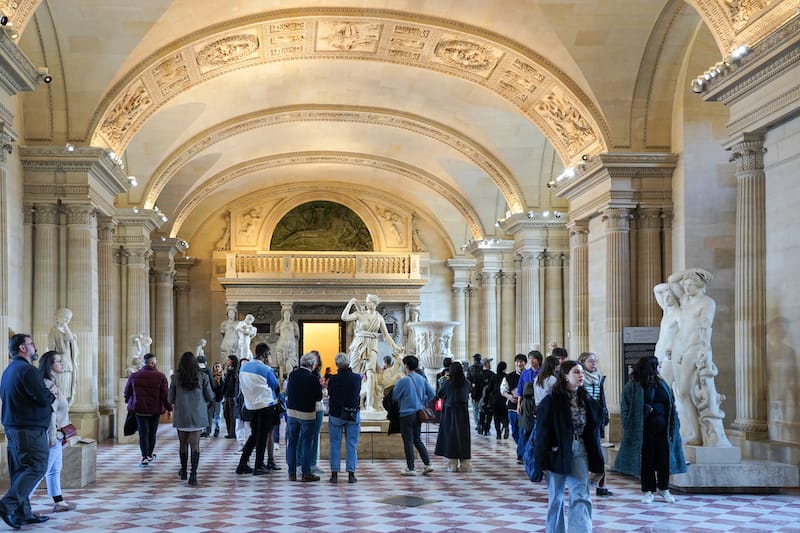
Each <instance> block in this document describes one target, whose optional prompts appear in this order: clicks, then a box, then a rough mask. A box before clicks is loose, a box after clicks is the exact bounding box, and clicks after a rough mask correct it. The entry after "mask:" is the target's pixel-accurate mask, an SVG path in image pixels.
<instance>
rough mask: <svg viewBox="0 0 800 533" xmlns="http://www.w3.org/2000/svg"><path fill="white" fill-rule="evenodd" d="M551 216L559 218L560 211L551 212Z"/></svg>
mask: <svg viewBox="0 0 800 533" xmlns="http://www.w3.org/2000/svg"><path fill="white" fill-rule="evenodd" d="M553 216H554V217H556V218H561V211H553Z"/></svg>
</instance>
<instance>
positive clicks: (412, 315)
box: [403, 304, 419, 355]
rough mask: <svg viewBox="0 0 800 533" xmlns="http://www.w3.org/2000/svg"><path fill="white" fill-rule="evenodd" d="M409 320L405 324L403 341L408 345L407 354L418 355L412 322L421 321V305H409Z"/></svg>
mask: <svg viewBox="0 0 800 533" xmlns="http://www.w3.org/2000/svg"><path fill="white" fill-rule="evenodd" d="M408 308H409V310H408V322H406V323H405V324H404V325H403V341H404V344H405V347H406V355H417V341H416V339H415V337H414V328H412V327H411V325H412V324H414V323H416V322H419V306H418V305H416V304H414V305H409V306H408Z"/></svg>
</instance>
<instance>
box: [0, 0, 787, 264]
mask: <svg viewBox="0 0 800 533" xmlns="http://www.w3.org/2000/svg"><path fill="white" fill-rule="evenodd" d="M791 3H792V2H771V1H770V0H759V1H755V0H754V1H750V2H728V1H722V0H719V1H717V0H696V1H690V2H683V1H677V0H665V1H647V2H642V1H640V0H596V1H592V0H587V1H574V2H566V1H564V2H543V1H539V0H493V1H488V0H474V1H471V0H463V1H458V2H451V1H446V0H441V1H433V2H431V1H427V2H423V1H419V0H417V1H415V0H395V1H386V0H385V1H378V0H375V1H370V0H366V1H363V0H362V1H355V0H339V1H337V2H330V1H319V0H315V1H279V0H271V1H265V0H238V1H229V2H219V1H217V0H137V1H136V2H130V1H129V0H88V1H86V0H84V1H81V0H21V1H13V2H12V1H9V0H0V8H2V11H3V13H5V14H7V15H8V16H9V17H10V19H11V20H12V22H13V23H14V25H15V27H16V28H17V29H18V31H19V32H20V38H19V39H20V40H19V43H20V46H21V48H22V49H23V51H24V52H25V53H26V55H28V57H30V58H31V59H32V60H33V61H35V62H38V63H39V64H41V65H46V66H47V67H48V69H49V71H50V73H51V74H52V75H53V77H54V81H53V83H51V84H50V85H48V86H47V87H46V88H45V89H44V90H39V91H36V92H34V93H32V94H26V95H24V96H23V97H22V99H23V107H24V129H23V131H24V135H25V139H24V142H25V143H26V144H28V145H51V146H53V145H66V143H71V144H75V145H79V146H80V145H91V146H95V147H101V148H104V149H108V150H112V151H114V152H115V153H116V154H119V155H120V157H121V159H122V161H123V162H124V164H125V166H126V172H127V173H128V174H130V175H132V176H135V177H136V180H137V182H138V184H137V186H135V187H133V188H132V189H131V190H130V191H128V192H127V193H124V194H122V195H120V196H119V197H118V198H117V202H118V205H119V206H120V207H138V208H144V209H152V208H155V207H156V206H157V207H158V208H159V209H160V210H161V211H162V212H163V213H165V215H166V216H167V217H168V220H169V222H168V223H167V227H166V228H162V230H163V231H164V232H165V233H168V234H170V235H172V236H177V237H181V238H184V239H187V240H191V239H192V237H193V235H194V234H195V233H196V232H197V231H200V230H201V228H202V227H203V224H204V223H206V221H207V220H208V219H209V217H210V216H212V215H216V216H218V215H219V213H221V212H222V211H223V210H224V209H225V207H226V206H228V205H231V204H234V203H236V202H242V201H243V200H244V199H245V198H246V197H248V196H252V195H261V194H276V195H287V194H288V195H291V194H295V193H296V194H297V195H298V198H300V197H301V196H302V197H303V198H308V197H314V196H315V195H316V197H317V198H318V199H328V198H330V191H331V190H332V188H334V187H335V188H336V189H337V190H340V191H352V193H353V194H355V195H363V196H365V197H375V198H382V199H384V201H388V200H391V199H394V201H396V202H398V203H399V204H402V205H403V206H406V209H407V210H408V211H409V212H414V213H415V214H416V216H418V217H420V218H421V219H424V220H426V221H427V223H428V225H429V226H430V227H435V228H436V230H437V231H438V232H439V233H440V234H441V235H442V236H444V238H445V240H446V241H448V242H449V244H450V247H451V248H452V249H453V250H457V249H458V246H459V245H460V244H461V243H463V242H464V241H465V240H469V239H480V238H483V237H484V236H487V235H491V234H492V233H493V231H494V225H495V221H496V220H497V218H499V217H503V216H504V214H505V213H506V212H512V213H518V212H524V211H528V210H535V211H537V212H542V211H544V210H552V209H561V210H566V208H567V206H566V203H565V202H564V201H563V200H559V199H558V198H555V197H554V196H553V195H552V194H551V192H550V191H549V190H548V188H547V187H546V184H547V183H548V182H549V181H550V180H552V179H553V177H554V176H556V175H558V174H559V173H560V172H561V171H562V170H563V168H564V167H566V166H571V165H576V164H579V163H580V161H581V158H582V157H584V156H589V157H591V156H593V155H595V154H598V153H601V152H606V151H612V150H628V151H648V150H653V151H655V150H659V151H669V148H670V146H669V135H668V132H669V122H670V117H669V116H668V109H669V108H670V106H669V105H667V104H668V103H669V102H668V99H669V98H671V95H672V94H674V88H675V86H676V83H678V81H679V80H680V79H681V77H680V76H681V72H680V71H681V68H682V65H681V58H682V56H683V52H684V51H685V49H686V47H687V45H688V43H689V41H690V40H691V39H692V38H693V37H694V35H695V34H696V33H697V32H710V33H711V36H712V37H713V40H714V42H715V43H716V45H717V48H718V49H719V55H720V57H722V56H724V55H725V54H726V53H727V52H728V51H729V50H730V48H732V47H733V46H735V45H737V44H740V43H741V42H744V41H748V42H753V41H754V40H757V39H758V38H759V31H761V30H760V28H761V27H762V26H763V27H767V26H768V25H767V24H766V21H767V20H768V19H769V20H772V19H774V18H776V17H777V18H780V17H785V16H787V13H789V10H790V9H796V7H795V8H790V7H789V4H791ZM759 17H761V19H763V20H764V21H765V24H763V25H761V24H759V23H758V21H757V20H756V19H758V18H759ZM754 20H756V23H754V22H753V21H754ZM657 132H660V133H657ZM664 132H667V133H666V134H665V133H664Z"/></svg>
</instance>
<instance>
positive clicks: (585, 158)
mask: <svg viewBox="0 0 800 533" xmlns="http://www.w3.org/2000/svg"><path fill="white" fill-rule="evenodd" d="M588 160H589V154H583V155H582V156H581V161H588Z"/></svg>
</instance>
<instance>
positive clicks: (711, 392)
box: [667, 268, 731, 446]
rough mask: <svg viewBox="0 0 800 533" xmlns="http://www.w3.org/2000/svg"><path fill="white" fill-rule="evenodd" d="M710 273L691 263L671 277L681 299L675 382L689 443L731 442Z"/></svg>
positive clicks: (674, 350) (674, 354)
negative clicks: (716, 352)
mask: <svg viewBox="0 0 800 533" xmlns="http://www.w3.org/2000/svg"><path fill="white" fill-rule="evenodd" d="M711 279H712V276H711V274H710V273H709V272H707V271H705V270H703V269H700V268H690V269H688V270H684V271H681V272H676V273H674V274H672V275H671V276H670V277H669V279H668V280H667V282H668V283H669V286H670V289H671V290H672V292H673V294H674V295H675V296H676V297H677V299H678V302H679V309H680V310H679V312H678V327H677V331H676V334H675V336H674V338H673V343H672V350H671V356H672V359H671V360H672V365H671V366H672V374H673V383H672V387H673V390H674V391H675V403H676V406H677V409H678V416H679V418H680V421H681V438H682V439H683V442H684V444H690V445H697V446H730V445H731V444H730V442H729V441H728V438H727V436H726V435H725V429H724V428H723V426H722V421H723V419H724V418H725V413H724V412H723V411H722V410H720V408H719V406H720V403H721V402H722V401H723V400H725V395H723V394H719V393H717V388H716V385H715V383H714V378H715V377H716V375H717V374H718V373H719V370H718V369H717V366H716V365H715V364H714V361H713V359H712V352H711V326H712V323H713V322H714V314H715V312H716V303H715V302H714V300H713V299H711V298H710V297H709V296H707V295H706V285H707V284H708V283H709V282H710V281H711Z"/></svg>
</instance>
